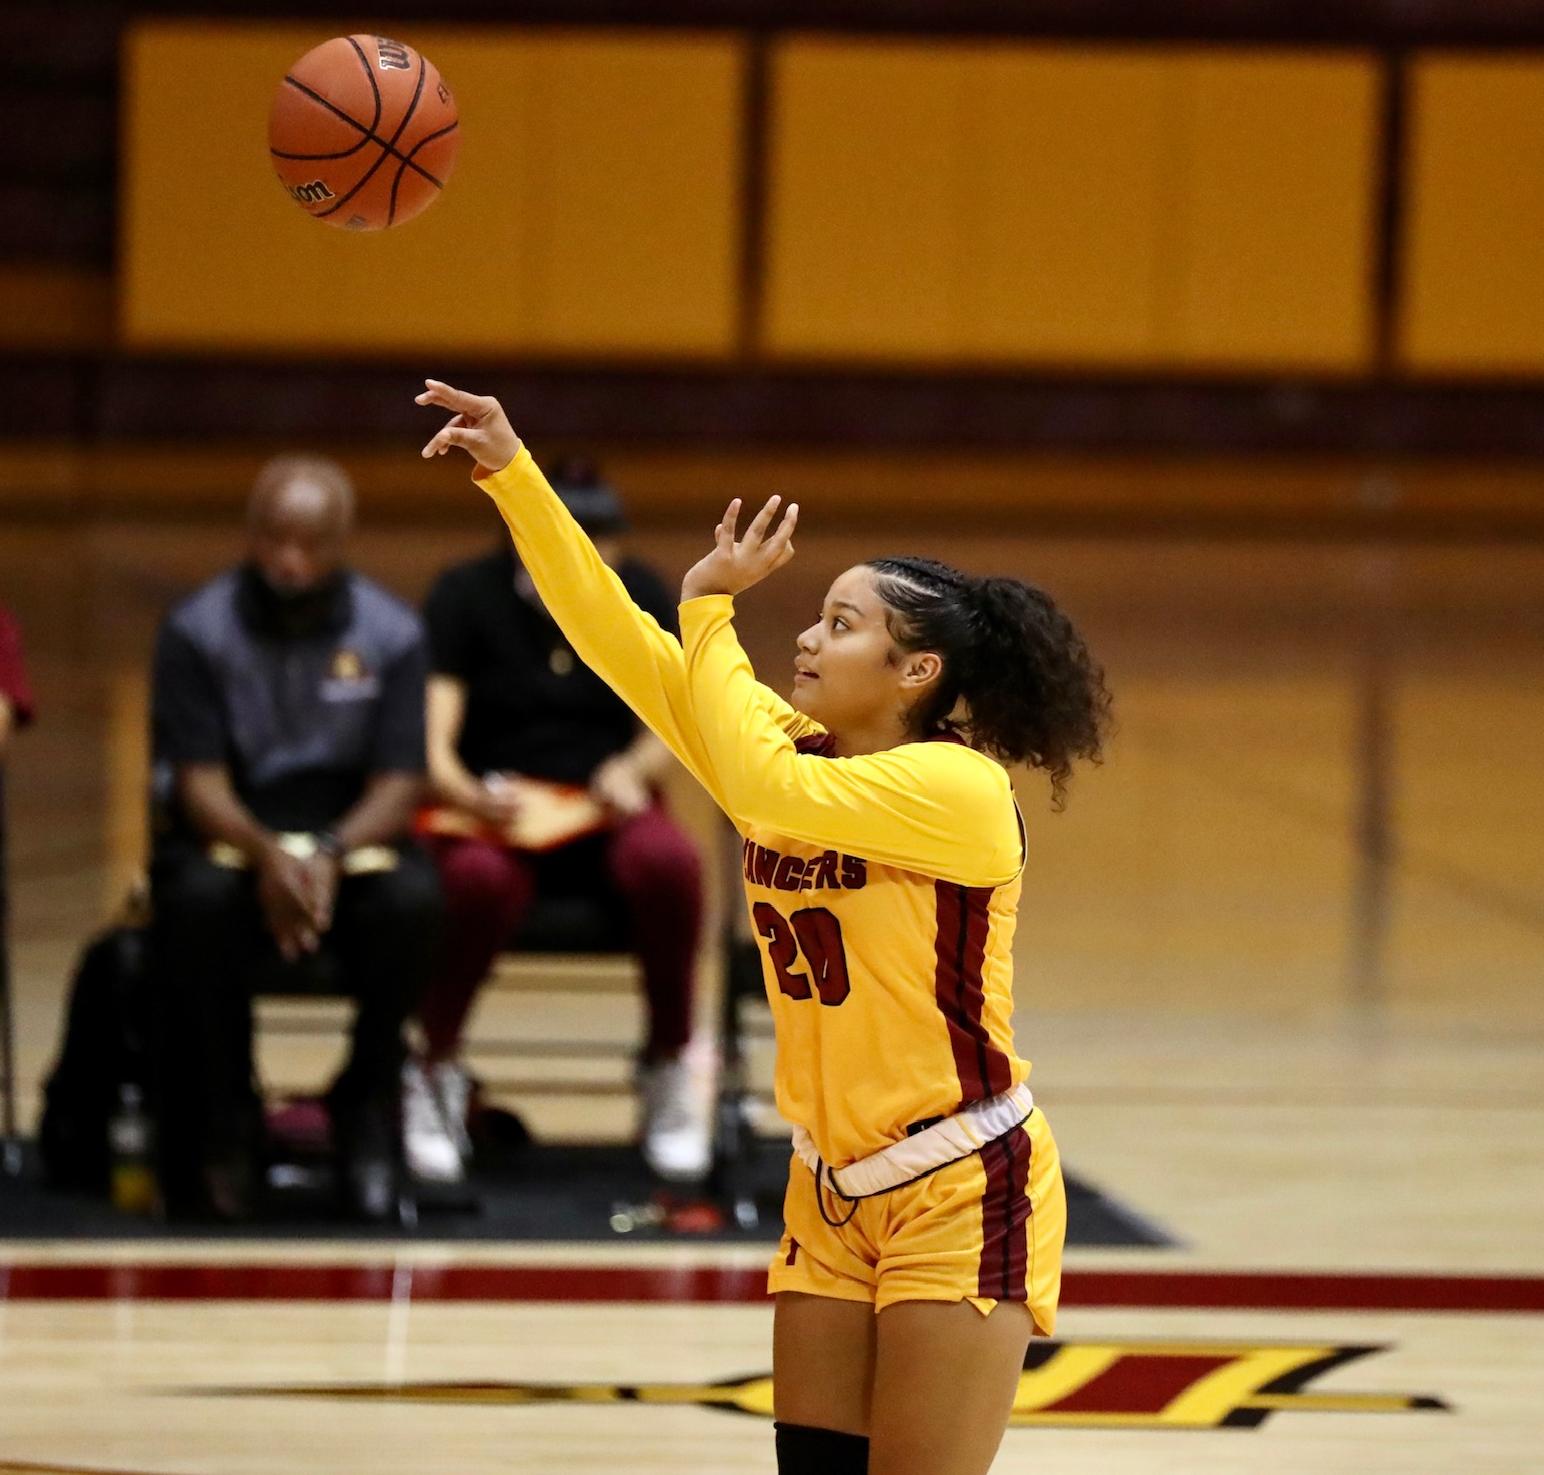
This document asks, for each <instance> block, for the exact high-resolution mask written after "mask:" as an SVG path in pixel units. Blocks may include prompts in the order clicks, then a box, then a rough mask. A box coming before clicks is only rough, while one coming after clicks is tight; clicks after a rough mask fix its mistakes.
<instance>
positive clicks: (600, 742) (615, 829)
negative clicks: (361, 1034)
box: [404, 468, 709, 1181]
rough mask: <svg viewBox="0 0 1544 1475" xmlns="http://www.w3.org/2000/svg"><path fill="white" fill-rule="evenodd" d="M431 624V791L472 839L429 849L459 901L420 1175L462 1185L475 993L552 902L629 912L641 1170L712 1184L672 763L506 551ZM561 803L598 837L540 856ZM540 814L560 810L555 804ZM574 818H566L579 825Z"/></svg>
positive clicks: (609, 526)
mask: <svg viewBox="0 0 1544 1475" xmlns="http://www.w3.org/2000/svg"><path fill="white" fill-rule="evenodd" d="M554 480H555V481H556V483H557V485H558V489H559V495H561V496H563V497H564V499H565V500H566V501H567V502H568V505H569V507H570V509H571V510H572V511H573V513H574V514H575V516H576V517H577V518H578V519H579V521H580V522H581V523H582V524H583V525H584V526H585V528H586V529H587V530H588V531H589V532H590V534H591V535H592V536H593V537H594V538H595V539H596V544H597V546H598V547H599V548H600V549H601V552H602V556H603V557H604V558H606V560H607V561H608V562H609V563H611V564H612V566H613V567H614V568H616V570H617V572H618V574H619V575H620V577H621V579H622V582H623V583H624V584H626V585H627V588H628V590H629V592H630V593H631V594H632V596H633V598H634V599H635V600H637V602H638V603H639V604H640V605H641V606H642V607H643V608H644V609H646V610H648V611H649V612H650V613H652V614H653V615H654V617H655V618H656V619H657V620H658V621H659V622H660V624H661V625H662V626H664V627H665V628H667V629H674V628H675V622H676V614H675V601H674V600H673V599H672V598H671V597H670V595H669V594H668V593H667V592H666V590H665V587H664V585H663V584H662V583H661V581H660V579H659V578H658V576H657V575H655V574H654V573H653V572H652V571H651V570H650V569H649V568H648V567H646V566H645V565H643V564H641V563H639V562H637V561H635V560H631V559H627V560H623V559H622V557H621V545H620V541H619V537H618V535H619V534H620V533H621V531H622V529H623V526H624V522H623V517H622V508H621V504H620V502H619V501H618V500H617V496H616V493H615V492H614V491H613V490H612V489H611V488H610V487H608V486H605V485H602V484H600V483H599V482H597V481H596V479H595V477H594V473H593V472H591V471H589V470H588V468H580V469H572V468H571V469H570V471H569V474H568V475H567V476H566V477H565V476H561V475H560V476H558V477H555V478H554ZM425 617H426V620H427V623H428V627H429V649H430V659H431V666H432V671H431V674H430V677H429V779H430V784H431V787H432V789H433V792H434V795H435V798H436V800H437V801H438V802H439V803H440V804H441V805H443V806H446V807H447V808H448V809H449V810H451V811H452V819H454V818H455V816H460V817H461V818H462V819H463V820H464V821H467V822H464V823H448V824H446V823H442V824H440V825H438V826H437V828H440V829H441V830H442V831H444V830H454V831H458V833H440V834H437V835H435V836H434V838H433V839H432V841H431V847H432V849H433V850H434V855H435V859H436V861H437V862H438V865H439V870H440V880H441V884H442V886H443V889H444V894H445V910H446V928H445V938H446V942H445V948H444V951H443V955H442V958H441V963H440V967H439V970H438V972H437V973H436V975H435V978H434V981H433V983H432V984H431V985H430V987H429V991H428V993H427V994H426V995H425V997H424V1001H423V1006H422V1008H421V1010H420V1019H421V1021H422V1025H423V1032H424V1037H425V1041H426V1045H427V1057H426V1059H425V1061H424V1063H423V1066H422V1067H417V1066H410V1067H409V1070H408V1074H407V1077H406V1090H405V1095H404V1110H405V1112H406V1120H405V1127H406V1135H405V1141H406V1148H407V1155H408V1161H409V1163H410V1164H411V1165H412V1166H413V1168H414V1170H415V1171H416V1172H419V1173H420V1174H421V1175H423V1176H426V1177H435V1178H441V1179H450V1180H453V1179H455V1178H456V1177H459V1176H460V1172H461V1158H462V1156H464V1153H465V1141H464V1129H463V1123H464V1121H465V1115H466V1102H467V1095H468V1086H467V1078H466V1075H465V1072H464V1071H463V1070H461V1069H460V1067H459V1066H458V1065H457V1064H456V1060H457V1056H458V1053H459V1051H460V1046H461V1032H462V1027H463V1025H464V1024H465V1022H466V1019H467V1016H468V1015H469V1013H470V1012H471V1008H472V1004H473V1001H474V999H475V997H476V993H477V989H478V987H479V985H480V984H481V983H482V981H483V979H484V978H485V977H486V976H487V974H488V971H489V968H490V965H491V964H492V962H493V959H494V956H495V955H496V954H497V953H498V951H499V950H500V948H502V947H503V946H505V945H506V944H507V943H508V942H509V941H510V939H511V937H512V936H513V935H514V933H515V932H516V930H517V928H518V926H519V924H520V921H521V919H522V917H524V915H525V914H526V912H527V910H528V909H529V907H530V906H531V903H532V902H533V900H534V899H535V897H536V895H537V893H538V892H539V891H544V890H548V889H556V890H559V891H560V892H565V893H566V892H572V891H575V890H579V891H581V892H588V893H589V894H592V895H600V896H603V897H605V898H607V899H609V900H611V901H612V902H613V903H614V904H615V905H616V906H617V907H618V909H619V910H620V912H621V921H622V923H623V926H624V930H625V935H626V937H627V940H628V942H629V944H630V946H631V947H632V948H633V950H634V951H635V952H636V953H637V955H638V958H639V961H640V963H641V964H642V970H643V984H644V990H645V992H646V995H647V1000H648V1037H647V1039H646V1040H645V1041H644V1044H643V1048H642V1051H641V1055H640V1060H639V1068H638V1085H639V1088H640V1096H641V1105H642V1122H641V1133H640V1135H641V1138H642V1145H643V1151H644V1155H645V1157H646V1158H647V1160H648V1162H649V1165H650V1166H651V1167H652V1168H653V1169H654V1171H655V1172H657V1173H658V1174H660V1176H662V1177H666V1178H673V1179H681V1180H688V1181H689V1180H692V1179H695V1178H699V1177H701V1176H702V1175H703V1173H705V1172H706V1170H707V1166H708V1148H709V1143H708V1133H707V1127H706V1122H705V1120H704V1114H703V1113H702V1112H701V1111H698V1110H696V1109H694V1108H695V1104H694V1098H693V1092H692V1089H691V1081H690V1078H689V1076H688V1073H687V1067H686V1064H685V1062H684V1061H683V1060H682V1051H683V1050H684V1048H685V1046H686V1044H687V1041H688V1039H689V1037H690V1033H691V1017H692V983H693V967H694V963H695V959H696V953H697V942H698V936H699V933H700V931H701V913H702V878H701V866H700V863H699V861H698V857H697V853H696V850H695V848H694V847H693V845H692V842H691V841H690V839H688V838H687V836H686V835H685V834H684V833H683V832H682V830H681V829H680V828H679V827H678V826H677V825H676V824H675V822H674V821H673V820H672V819H671V818H670V817H669V816H668V815H667V814H666V812H665V809H664V807H663V806H662V804H661V802H660V798H659V793H658V783H659V780H660V778H661V777H662V775H663V773H664V772H665V770H666V768H667V766H668V764H669V763H670V761H671V760H670V757H669V754H668V753H667V751H666V749H665V747H664V745H663V744H662V743H660V742H659V741H658V739H656V738H655V737H654V736H653V735H652V734H650V733H648V732H646V731H644V730H643V729H642V728H640V726H639V725H638V722H637V719H636V718H635V717H634V716H633V714H632V713H631V712H630V711H629V710H628V708H627V707H626V706H625V705H624V704H623V703H622V702H621V701H620V700H619V699H618V698H617V697H616V696H615V695H614V694H613V693H612V692H611V690H610V689H609V688H608V687H607V686H606V685H605V683H604V682H602V681H601V680H600V678H599V677H597V676H595V675H594V674H593V673H592V672H591V671H590V670H588V669H587V668H586V667H585V666H583V665H581V664H580V663H579V661H578V660H577V658H576V657H575V656H574V653H573V650H572V649H571V648H570V647H569V645H568V642H567V641H566V640H565V639H564V638H563V635H562V633H561V632H560V631H559V630H558V627H557V626H556V624H554V623H553V621H552V619H551V618H550V617H549V616H548V614H547V612H546V610H545V609H544V608H543V607H542V604H541V601H540V600H539V599H538V597H537V595H536V591H535V589H534V588H533V587H532V584H531V581H530V578H529V576H528V575H527V574H526V573H525V571H524V570H523V569H522V568H521V567H520V566H519V563H518V561H517V560H516V558H515V554H514V549H513V548H512V547H511V546H510V543H509V541H508V539H507V537H501V538H500V542H499V546H498V547H497V548H495V549H494V550H493V551H492V552H490V553H488V554H486V555H484V556H483V557H481V558H477V559H473V560H472V561H470V562H468V563H463V564H459V565H457V566H456V567H454V568H451V569H448V570H447V571H446V572H445V573H444V574H442V575H441V576H440V579H439V580H438V582H437V583H436V584H435V585H434V588H433V589H432V590H431V592H430V594H429V599H428V603H427V606H426V609H425ZM533 780H539V781H544V782H543V783H539V784H533V783H532V781H533ZM555 785H561V786H570V788H571V789H572V788H575V787H577V788H578V789H579V790H580V791H581V795H582V792H583V791H586V790H587V791H588V795H589V796H590V798H591V799H592V800H593V801H594V803H593V805H592V806H591V807H592V808H593V810H594V812H595V817H596V823H595V824H594V825H593V826H588V827H587V826H585V825H584V824H583V823H582V816H581V822H580V823H579V824H578V825H577V826H576V828H579V829H584V828H590V829H592V831H593V832H592V833H589V834H586V835H584V836H583V837H582V838H574V839H573V840H571V842H569V843H567V844H559V845H556V846H552V845H551V844H550V841H548V842H544V843H543V844H542V848H541V851H540V853H535V851H534V850H533V849H532V848H530V847H529V846H525V844H524V842H523V840H522V837H521V834H520V831H521V828H522V826H521V824H520V823H519V820H520V817H521V816H520V811H521V807H522V804H525V805H527V806H534V804H535V803H536V802H537V800H538V799H541V798H542V796H543V793H544V792H545V794H547V795H549V796H550V794H551V793H553V792H558V793H561V791H560V790H558V791H554V789H553V788H552V786H555ZM522 795H524V797H522ZM544 802H545V803H546V806H547V807H548V808H549V809H552V808H554V807H555V801H553V800H552V799H550V797H549V798H546V799H545V800H544ZM574 807H575V806H574V805H573V804H572V803H571V802H570V803H569V805H568V806H567V809H566V811H565V812H566V813H569V814H570V815H571V814H572V811H573V809H574ZM579 807H581V808H582V807H583V805H580V806H579ZM556 828H557V829H558V831H559V832H561V830H562V828H563V826H562V824H561V823H560V824H559V825H558V826H557V827H556Z"/></svg>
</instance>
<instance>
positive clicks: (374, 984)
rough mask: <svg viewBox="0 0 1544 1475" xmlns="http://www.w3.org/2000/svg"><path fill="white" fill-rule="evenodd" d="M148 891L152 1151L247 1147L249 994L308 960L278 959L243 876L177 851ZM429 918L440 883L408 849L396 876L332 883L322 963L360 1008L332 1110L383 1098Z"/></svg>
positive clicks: (253, 887) (394, 1078)
mask: <svg viewBox="0 0 1544 1475" xmlns="http://www.w3.org/2000/svg"><path fill="white" fill-rule="evenodd" d="M151 885H152V895H153V900H154V905H155V924H154V932H153V939H154V946H153V960H154V961H153V964H152V976H153V978H154V980H155V988H156V990H157V992H158V995H159V1005H160V1007H159V1008H158V1010H157V1014H158V1016H159V1018H160V1020H161V1029H160V1031H159V1033H160V1035H161V1041H162V1049H161V1052H160V1054H161V1069H160V1070H159V1072H158V1074H159V1077H160V1081H159V1092H158V1095H159V1097H160V1112H159V1116H160V1120H161V1123H162V1131H163V1146H164V1147H165V1148H166V1149H167V1151H168V1153H169V1154H171V1155H173V1156H175V1157H182V1153H183V1152H187V1153H191V1154H194V1155H195V1156H196V1157H197V1158H206V1157H208V1156H210V1155H212V1154H216V1153H220V1152H222V1151H226V1150H229V1149H232V1148H236V1147H240V1146H244V1145H247V1144H248V1143H249V1141H250V1138H251V1137H252V1135H253V1133H254V1132H255V1124H256V1123H257V1122H258V1121H259V1120H260V1108H259V1098H258V1094H257V1086H256V1081H255V1078H254V1069H253V1059H252V999H253V995H254V993H258V992H263V991H265V990H271V991H274V992H281V991H284V990H285V989H287V988H290V987H292V985H293V983H295V982H298V981H299V975H300V974H303V973H306V972H312V971H314V970H315V969H316V966H317V964H316V960H305V961H303V962H302V963H299V964H295V965H286V964H285V963H284V961H283V959H282V958H281V957H280V955H279V951H278V947H277V945H276V944H275V942H274V940H273V937H272V935H271V934H270V933H269V931H268V929H267V927H266V925H265V924H264V921H263V915H262V910H261V907H260V906H259V904H258V899H257V878H256V876H255V875H254V874H253V873H252V872H250V871H233V870H228V869H225V868H224V867H221V866H217V865H215V864H214V863H213V862H212V861H210V860H209V859H207V858H206V857H205V856H204V855H203V854H202V853H201V852H198V851H194V850H191V849H189V850H186V851H178V852H177V853H175V854H170V855H164V856H162V857H158V858H157V861H156V864H155V866H154V867H153V869H152V875H151ZM439 922H440V894H439V883H438V881H437V879H436V876H435V872H434V867H433V865H432V864H431V863H430V861H429V860H428V858H427V857H426V856H425V855H424V854H423V853H422V852H421V851H419V850H417V849H416V848H413V847H411V846H408V847H403V848H402V850H401V852H400V858H399V861H398V864H397V866H396V868H395V869H394V870H391V871H384V872H380V873H378V874H373V875H362V876H344V877H343V878H342V880H341V881H340V882H339V886H338V899H337V905H336V908H335V910H334V917H333V925H332V930H331V931H330V932H328V934H327V936H326V937H325V938H324V939H323V941H322V954H321V955H320V960H321V962H322V964H323V965H324V966H325V967H326V968H328V969H330V970H332V971H333V972H334V973H335V974H336V979H335V990H336V991H337V992H338V993H341V994H346V995H348V996H350V997H352V998H353V999H354V1000H355V1002H356V1004H357V1006H358V1008H357V1012H356V1014H355V1018H354V1031H353V1048H352V1050H351V1052H350V1056H349V1061H348V1064H347V1066H346V1067H345V1069H344V1071H343V1074H342V1075H341V1076H340V1077H339V1079H338V1081H337V1083H336V1084H335V1085H334V1087H333V1101H334V1105H335V1106H344V1107H355V1106H360V1107H362V1106H365V1105H375V1104H380V1103H384V1102H388V1101H390V1102H394V1101H395V1099H396V1093H397V1089H398V1081H399V1077H400V1073H401V1069H402V1060H403V1040H402V1026H403V1023H404V1021H405V1020H406V1019H407V1017H408V1015H409V1014H411V1013H412V1011H413V1010H414V1009H415V1008H416V1007H417V1005H418V1000H419V997H420V995H421V994H422V992H423V989H424V987H425V985H426V983H427V981H428V977H429V970H430V968H431V967H432V966H433V962H434V957H435V949H436V947H437V945H438V941H439V936H438V934H439ZM296 970H298V972H297V971H296ZM296 991H300V992H304V991H306V990H305V989H304V988H300V989H297V990H296ZM327 991H329V992H331V991H333V990H332V989H329V990H327ZM179 1148H180V1149H181V1151H179ZM183 1162H184V1163H185V1162H186V1158H183Z"/></svg>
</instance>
